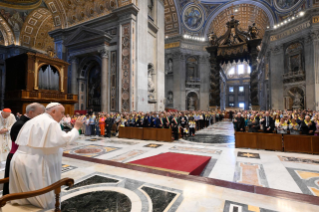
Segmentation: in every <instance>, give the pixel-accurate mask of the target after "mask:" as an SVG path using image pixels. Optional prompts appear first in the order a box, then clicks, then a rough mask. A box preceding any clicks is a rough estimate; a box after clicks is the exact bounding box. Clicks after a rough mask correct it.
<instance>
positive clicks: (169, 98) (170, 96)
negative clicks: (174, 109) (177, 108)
mask: <svg viewBox="0 0 319 212" xmlns="http://www.w3.org/2000/svg"><path fill="white" fill-rule="evenodd" d="M166 102H167V105H173V92H172V91H169V92H168V94H167V101H166Z"/></svg>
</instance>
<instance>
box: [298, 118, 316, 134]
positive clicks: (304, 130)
mask: <svg viewBox="0 0 319 212" xmlns="http://www.w3.org/2000/svg"><path fill="white" fill-rule="evenodd" d="M316 129H317V128H316V125H315V123H314V122H312V121H311V120H310V116H309V115H306V117H305V120H304V121H302V122H301V124H300V131H301V134H303V135H314V134H315V131H316Z"/></svg>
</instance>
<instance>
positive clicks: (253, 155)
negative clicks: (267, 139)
mask: <svg viewBox="0 0 319 212" xmlns="http://www.w3.org/2000/svg"><path fill="white" fill-rule="evenodd" d="M237 156H238V157H243V158H256V159H260V156H259V154H258V153H251V152H238V154H237Z"/></svg>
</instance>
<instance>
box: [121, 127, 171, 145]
mask: <svg viewBox="0 0 319 212" xmlns="http://www.w3.org/2000/svg"><path fill="white" fill-rule="evenodd" d="M119 138H130V139H141V140H154V141H168V142H172V130H171V129H160V128H142V127H120V128H119Z"/></svg>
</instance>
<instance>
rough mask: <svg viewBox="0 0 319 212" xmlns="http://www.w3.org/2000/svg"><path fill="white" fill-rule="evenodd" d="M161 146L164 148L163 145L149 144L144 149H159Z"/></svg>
mask: <svg viewBox="0 0 319 212" xmlns="http://www.w3.org/2000/svg"><path fill="white" fill-rule="evenodd" d="M160 146H163V145H162V144H147V145H145V146H144V147H150V148H158V147H160Z"/></svg>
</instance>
